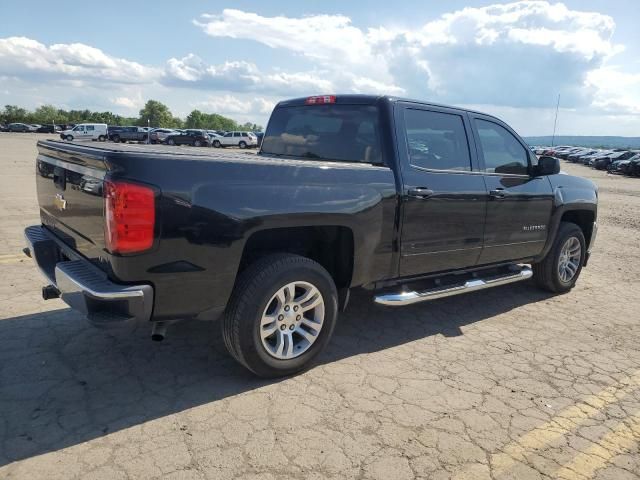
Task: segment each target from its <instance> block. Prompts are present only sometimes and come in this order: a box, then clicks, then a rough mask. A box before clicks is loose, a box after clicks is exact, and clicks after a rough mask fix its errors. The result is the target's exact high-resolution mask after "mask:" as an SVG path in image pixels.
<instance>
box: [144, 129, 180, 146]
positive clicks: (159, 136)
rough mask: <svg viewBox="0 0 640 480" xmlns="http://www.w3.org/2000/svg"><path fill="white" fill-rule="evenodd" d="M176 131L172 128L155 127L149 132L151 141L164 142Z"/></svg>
mask: <svg viewBox="0 0 640 480" xmlns="http://www.w3.org/2000/svg"><path fill="white" fill-rule="evenodd" d="M175 133H176V131H175V130H172V129H170V128H154V129H153V130H151V132H149V141H150V142H151V143H163V142H164V141H165V140H166V139H167V137H168V136H169V135H175Z"/></svg>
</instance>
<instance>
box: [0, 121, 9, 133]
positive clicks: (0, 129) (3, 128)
mask: <svg viewBox="0 0 640 480" xmlns="http://www.w3.org/2000/svg"><path fill="white" fill-rule="evenodd" d="M8 131H9V129H8V128H7V126H6V125H5V124H4V123H0V132H8Z"/></svg>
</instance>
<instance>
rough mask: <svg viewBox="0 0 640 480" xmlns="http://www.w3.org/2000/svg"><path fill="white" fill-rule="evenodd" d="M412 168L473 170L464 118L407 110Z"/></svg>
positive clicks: (407, 130) (448, 114) (406, 120)
mask: <svg viewBox="0 0 640 480" xmlns="http://www.w3.org/2000/svg"><path fill="white" fill-rule="evenodd" d="M404 118H405V128H406V132H407V142H408V145H409V161H410V163H411V165H413V166H414V167H419V168H428V169H432V170H458V171H470V170H471V156H470V154H469V143H468V141H467V133H466V131H465V128H464V121H463V119H462V117H461V116H460V115H456V114H452V113H442V112H432V111H427V110H417V109H411V108H409V109H407V110H405V116H404Z"/></svg>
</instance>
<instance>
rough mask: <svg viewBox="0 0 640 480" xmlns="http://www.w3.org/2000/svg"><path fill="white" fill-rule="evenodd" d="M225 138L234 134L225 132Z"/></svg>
mask: <svg viewBox="0 0 640 480" xmlns="http://www.w3.org/2000/svg"><path fill="white" fill-rule="evenodd" d="M224 136H225V138H229V137H232V136H233V133H231V132H229V133H225V134H224Z"/></svg>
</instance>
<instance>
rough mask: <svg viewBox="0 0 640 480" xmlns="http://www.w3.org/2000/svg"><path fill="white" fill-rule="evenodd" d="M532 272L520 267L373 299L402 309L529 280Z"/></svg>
mask: <svg viewBox="0 0 640 480" xmlns="http://www.w3.org/2000/svg"><path fill="white" fill-rule="evenodd" d="M532 275H533V271H532V270H531V268H529V267H524V266H523V267H521V269H520V270H518V271H517V272H515V273H509V274H507V275H501V276H496V277H488V278H474V279H472V280H467V281H466V282H465V283H464V284H461V285H449V286H446V287H437V288H432V289H429V290H424V291H422V292H415V291H408V292H406V291H405V292H400V293H386V294H382V295H377V296H376V297H375V299H374V301H375V302H376V303H379V304H380V305H387V306H391V307H403V306H405V305H411V304H413V303H419V302H426V301H428V300H435V299H437V298H444V297H451V296H453V295H460V294H461V293H468V292H475V291H477V290H484V289H485V288H491V287H498V286H500V285H506V284H508V283H514V282H520V281H522V280H526V279H528V278H531V276H532Z"/></svg>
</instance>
